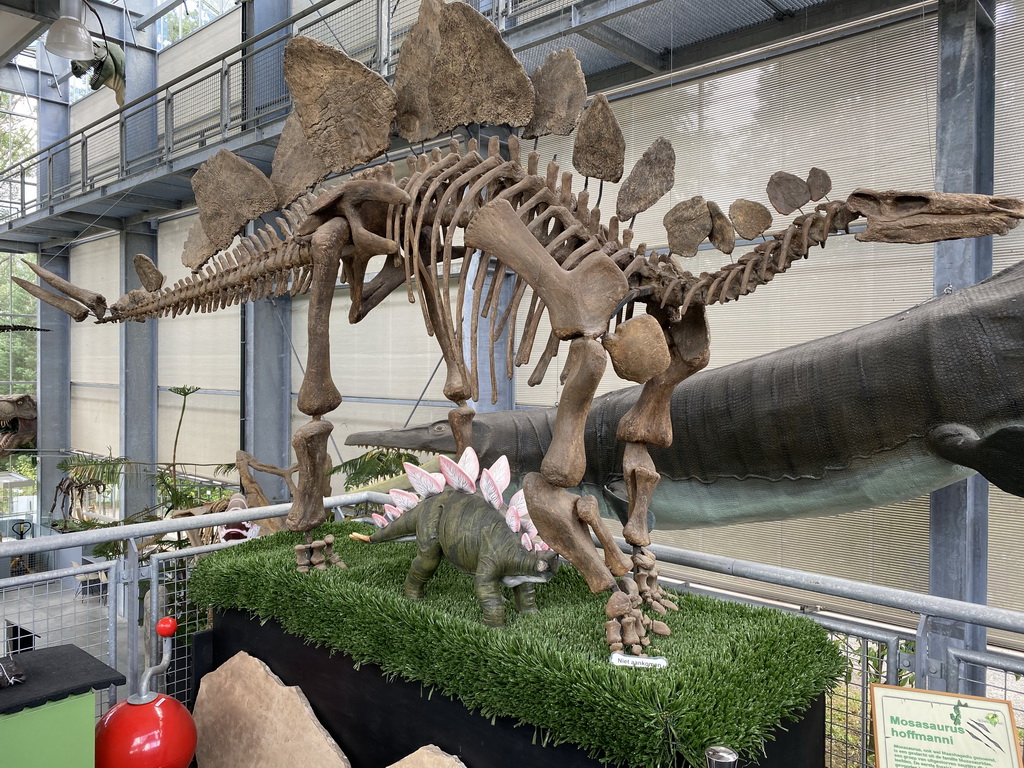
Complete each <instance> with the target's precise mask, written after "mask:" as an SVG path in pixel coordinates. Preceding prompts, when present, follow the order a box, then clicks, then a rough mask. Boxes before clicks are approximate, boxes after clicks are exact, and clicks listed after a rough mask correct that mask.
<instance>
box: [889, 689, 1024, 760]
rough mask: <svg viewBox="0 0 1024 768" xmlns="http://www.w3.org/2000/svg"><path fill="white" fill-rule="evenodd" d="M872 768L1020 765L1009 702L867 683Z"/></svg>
mask: <svg viewBox="0 0 1024 768" xmlns="http://www.w3.org/2000/svg"><path fill="white" fill-rule="evenodd" d="M871 706H872V712H873V713H874V727H875V752H876V760H877V762H876V765H877V768H1024V764H1022V763H1021V749H1020V742H1019V741H1018V736H1017V726H1016V724H1015V722H1014V719H1013V707H1012V706H1011V704H1010V702H1008V701H1000V700H998V699H983V698H980V697H978V696H964V695H963V694H955V693H940V692H937V691H923V690H918V689H917V688H902V687H897V686H892V685H872V686H871Z"/></svg>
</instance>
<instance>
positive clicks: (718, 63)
mask: <svg viewBox="0 0 1024 768" xmlns="http://www.w3.org/2000/svg"><path fill="white" fill-rule="evenodd" d="M933 7H934V3H932V2H930V1H928V0H922V1H921V2H912V3H908V4H906V5H904V6H899V7H896V8H894V7H893V3H892V1H891V0H844V2H841V3H835V2H834V3H826V4H823V5H819V6H812V7H810V8H807V9H804V10H802V11H801V12H800V13H799V15H797V16H795V17H792V18H785V19H784V20H782V21H778V20H773V21H768V22H765V23H763V24H757V25H755V26H753V27H748V28H746V29H741V30H737V31H736V32H731V33H729V34H725V35H720V36H718V37H715V38H713V39H711V40H705V41H703V42H701V43H700V44H699V45H686V46H682V47H680V48H676V49H675V50H673V51H672V52H671V53H670V54H669V56H668V59H669V61H670V62H671V65H670V67H671V71H672V72H673V73H679V72H682V71H685V76H686V77H687V78H694V77H702V76H705V75H708V74H712V73H715V72H723V71H727V70H730V69H735V68H738V67H743V66H747V65H749V64H753V63H756V62H759V61H764V60H765V59H769V58H772V57H775V56H780V55H783V54H786V53H791V52H793V51H798V50H803V49H805V48H809V47H812V46H815V45H820V44H821V43H824V42H828V41H830V40H838V39H842V38H845V37H849V36H852V35H856V34H860V33H862V32H866V31H870V30H872V29H877V28H879V27H884V26H888V25H891V24H896V23H899V22H901V21H905V20H907V19H910V18H920V17H921V16H922V14H925V13H931V12H932V10H933ZM571 31H578V30H571ZM566 34H568V32H566ZM667 77H668V76H667V75H666V76H663V77H662V78H652V77H651V76H650V72H648V71H647V70H645V69H643V68H642V67H638V66H637V65H635V64H625V65H623V66H621V67H616V68H615V69H611V70H607V71H605V72H600V73H598V74H597V75H594V76H589V77H587V86H588V88H589V89H590V91H591V92H592V93H593V92H597V91H609V90H611V89H614V88H619V87H621V86H625V85H629V84H636V85H635V90H631V91H630V92H631V93H642V92H644V91H650V90H654V89H656V88H662V87H664V86H665V85H666V78H667ZM677 77H678V76H676V78H677ZM673 82H678V79H673ZM609 98H611V94H609Z"/></svg>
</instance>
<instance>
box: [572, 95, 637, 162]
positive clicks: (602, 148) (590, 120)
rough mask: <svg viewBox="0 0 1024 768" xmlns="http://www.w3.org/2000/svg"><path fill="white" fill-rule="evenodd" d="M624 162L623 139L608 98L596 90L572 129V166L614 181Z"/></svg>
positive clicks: (624, 145) (624, 148)
mask: <svg viewBox="0 0 1024 768" xmlns="http://www.w3.org/2000/svg"><path fill="white" fill-rule="evenodd" d="M625 163H626V139H625V137H624V136H623V135H622V129H621V128H620V127H619V121H618V120H616V119H615V113H614V112H612V108H611V106H610V105H609V104H608V98H607V97H606V96H605V95H604V94H603V93H599V94H597V96H595V97H594V101H593V102H591V104H590V106H589V107H587V109H586V111H584V113H583V117H582V118H581V119H580V127H579V130H577V131H576V143H575V144H574V145H573V148H572V166H573V168H575V169H576V170H577V171H579V172H580V173H581V174H583V175H584V176H590V177H592V178H595V179H602V180H603V181H611V182H616V181H618V180H619V179H621V178H622V169H623V167H624V166H625Z"/></svg>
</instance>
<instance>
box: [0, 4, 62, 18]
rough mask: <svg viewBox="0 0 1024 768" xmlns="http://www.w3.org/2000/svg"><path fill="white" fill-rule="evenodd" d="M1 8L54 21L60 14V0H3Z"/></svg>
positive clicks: (20, 14)
mask: <svg viewBox="0 0 1024 768" xmlns="http://www.w3.org/2000/svg"><path fill="white" fill-rule="evenodd" d="M3 8H4V10H5V11H10V12H11V13H16V14H18V15H19V16H26V17H28V18H30V19H36V20H37V21H56V19H57V17H58V16H60V0H5V2H4V5H3Z"/></svg>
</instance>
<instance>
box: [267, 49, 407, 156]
mask: <svg viewBox="0 0 1024 768" xmlns="http://www.w3.org/2000/svg"><path fill="white" fill-rule="evenodd" d="M283 66H284V78H285V82H287V83H288V90H289V91H290V92H291V95H292V100H293V101H294V102H295V112H296V114H298V116H299V121H300V122H301V123H302V130H303V133H304V134H305V136H306V141H308V142H309V146H310V147H311V148H312V149H313V151H314V152H316V154H317V155H319V157H320V159H321V160H322V161H323V163H324V164H325V165H326V166H327V167H328V168H329V169H330V170H331V171H332V172H334V173H344V172H345V171H348V170H350V169H351V168H353V167H355V166H357V165H362V164H363V163H366V162H368V161H370V160H372V159H373V158H375V157H377V156H378V155H380V154H382V153H383V152H384V150H385V149H387V148H388V144H389V143H390V141H391V123H392V122H393V121H394V119H395V103H396V97H395V92H394V91H392V90H391V86H389V85H388V84H387V81H386V80H385V79H384V78H383V77H381V76H380V75H378V74H377V73H376V72H374V71H372V70H370V69H367V68H366V67H364V66H363V65H362V64H360V63H359V62H358V61H356V60H355V59H352V58H349V57H348V56H346V55H345V54H344V53H342V52H341V51H339V50H338V49H337V48H332V47H331V46H329V45H327V44H326V43H321V42H320V41H318V40H314V39H312V38H310V37H303V36H301V35H299V36H297V37H293V38H292V39H291V40H290V41H289V42H288V45H287V46H286V47H285V50H284V65H283Z"/></svg>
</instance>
